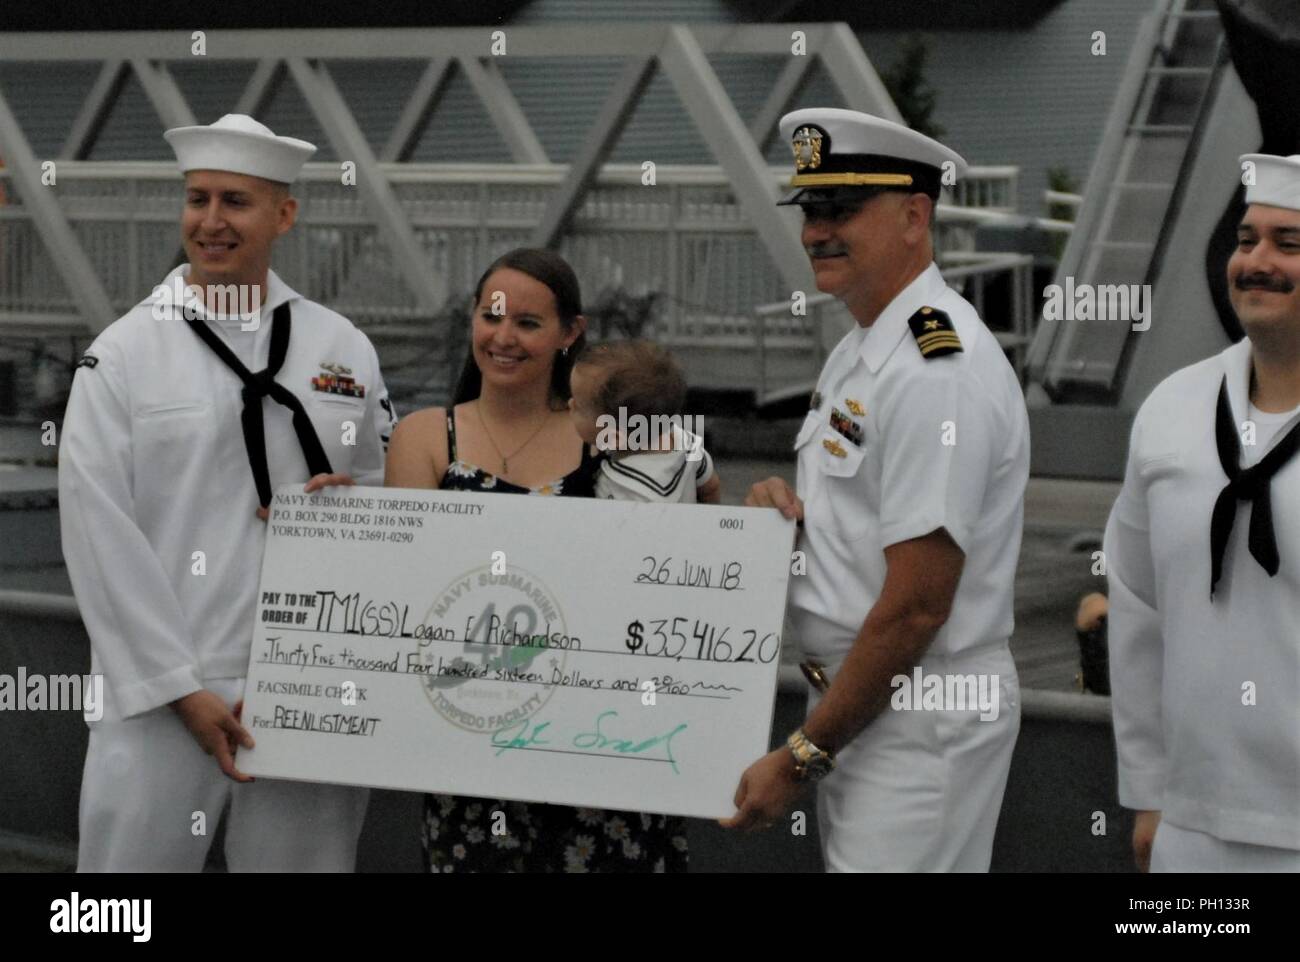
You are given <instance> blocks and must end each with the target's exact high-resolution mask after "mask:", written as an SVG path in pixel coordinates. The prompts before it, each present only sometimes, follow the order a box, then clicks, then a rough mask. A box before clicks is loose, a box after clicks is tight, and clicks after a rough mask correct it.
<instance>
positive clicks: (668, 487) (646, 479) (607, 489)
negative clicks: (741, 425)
mask: <svg viewBox="0 0 1300 962" xmlns="http://www.w3.org/2000/svg"><path fill="white" fill-rule="evenodd" d="M672 430H673V444H674V447H673V450H671V451H638V452H636V453H634V454H629V455H626V456H624V457H621V458H604V459H602V460H601V462H600V470H599V472H598V473H597V474H596V497H598V498H608V499H614V500H617V501H650V502H667V503H671V504H695V503H696V501H697V498H696V494H695V489H696V488H698V487H701V486H702V485H705V484H708V483H709V479H710V478H712V477H713V473H714V472H713V456H712V455H710V454H709V452H708V451H706V450H705V449H704V446H703V444H702V443H700V440H699V438H698V437H697V436H696V435H694V434H691V433H690V432H689V431H685V430H683V429H682V428H680V427H678V426H677V425H673V428H672ZM697 444H698V445H699V456H698V457H697V458H696V459H695V460H694V461H692V460H690V459H689V458H688V455H689V454H690V453H691V451H692V450H693V449H694V448H695V446H696V445H697Z"/></svg>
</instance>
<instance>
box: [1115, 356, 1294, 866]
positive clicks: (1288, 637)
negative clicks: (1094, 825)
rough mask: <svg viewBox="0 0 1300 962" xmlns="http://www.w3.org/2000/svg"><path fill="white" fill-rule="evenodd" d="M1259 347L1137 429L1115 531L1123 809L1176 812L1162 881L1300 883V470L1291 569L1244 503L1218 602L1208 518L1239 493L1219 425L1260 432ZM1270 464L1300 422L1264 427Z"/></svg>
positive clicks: (1285, 499) (1261, 449) (1263, 445)
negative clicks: (1223, 398)
mask: <svg viewBox="0 0 1300 962" xmlns="http://www.w3.org/2000/svg"><path fill="white" fill-rule="evenodd" d="M1250 351H1251V347H1250V341H1249V340H1248V339H1243V340H1242V341H1240V342H1238V343H1237V344H1235V345H1233V346H1232V347H1229V348H1228V349H1226V350H1225V351H1223V352H1222V353H1220V354H1217V355H1215V356H1214V357H1211V358H1208V359H1206V360H1204V361H1201V362H1200V363H1198V364H1193V365H1191V366H1190V367H1186V368H1183V369H1182V370H1180V371H1176V372H1175V373H1174V374H1172V375H1170V376H1169V377H1168V378H1166V379H1165V380H1164V381H1163V382H1161V384H1160V385H1159V386H1157V387H1156V389H1155V390H1154V391H1153V392H1152V393H1151V396H1150V397H1149V398H1147V400H1146V402H1145V403H1144V404H1143V405H1142V407H1141V409H1140V410H1139V411H1138V414H1137V417H1136V419H1135V420H1134V423H1133V433H1132V438H1131V441H1130V446H1129V456H1128V466H1127V469H1126V472H1125V477H1124V486H1123V488H1122V490H1121V492H1120V496H1119V499H1118V500H1117V501H1116V502H1115V506H1114V508H1113V509H1112V510H1111V515H1110V521H1109V524H1108V525H1107V528H1106V539H1105V557H1106V566H1107V575H1108V580H1109V585H1110V616H1109V634H1110V674H1111V704H1112V708H1113V711H1114V717H1115V742H1116V748H1117V751H1118V756H1119V800H1120V803H1121V804H1123V805H1125V806H1126V807H1128V808H1133V809H1150V810H1158V811H1160V812H1161V813H1162V816H1161V822H1160V827H1159V829H1158V830H1157V832H1156V837H1155V843H1154V848H1153V851H1152V856H1151V868H1152V871H1162V870H1168V871H1248V870H1256V871H1292V872H1295V871H1300V456H1298V457H1294V458H1292V459H1291V461H1290V462H1289V463H1287V464H1286V465H1284V466H1283V467H1282V468H1281V469H1279V470H1278V472H1277V473H1276V474H1275V475H1274V476H1273V478H1272V481H1271V489H1270V490H1271V500H1272V510H1273V532H1274V536H1275V538H1276V541H1277V549H1278V556H1279V558H1280V566H1279V569H1278V573H1277V574H1276V575H1275V576H1273V577H1269V575H1268V573H1267V572H1266V571H1265V570H1264V569H1263V568H1262V567H1261V566H1260V564H1259V563H1258V562H1257V561H1256V560H1255V558H1254V557H1253V556H1252V555H1251V553H1250V551H1249V548H1248V532H1249V528H1250V524H1249V520H1250V512H1251V510H1252V507H1251V505H1250V504H1249V503H1247V502H1238V503H1237V513H1236V517H1235V523H1234V524H1233V527H1232V533H1231V535H1230V537H1229V540H1228V543H1227V548H1226V552H1225V554H1224V562H1223V574H1222V576H1221V578H1220V580H1219V583H1218V585H1217V586H1216V588H1215V593H1214V598H1213V601H1211V598H1210V577H1211V563H1210V516H1211V509H1212V507H1213V505H1214V503H1215V500H1216V498H1217V497H1218V495H1219V492H1220V491H1221V490H1222V489H1223V488H1224V486H1225V485H1226V484H1227V478H1226V477H1225V475H1224V472H1223V468H1222V466H1221V465H1220V462H1219V458H1218V450H1217V446H1216V442H1215V411H1216V402H1217V397H1218V392H1219V388H1220V384H1221V383H1222V382H1223V378H1224V376H1225V375H1226V376H1227V386H1228V399H1229V403H1230V405H1231V408H1232V412H1233V420H1234V422H1236V423H1237V424H1238V425H1239V426H1241V425H1242V422H1244V421H1245V420H1246V415H1247V412H1248V411H1249V410H1250V408H1249V407H1248V405H1249V384H1250V370H1251V362H1250ZM1255 417H1256V419H1257V424H1256V427H1257V433H1256V438H1255V441H1256V443H1255V444H1254V445H1250V444H1242V445H1241V452H1242V466H1243V467H1249V466H1250V465H1251V464H1253V463H1255V462H1257V461H1258V460H1259V459H1260V458H1262V457H1263V456H1264V455H1265V454H1267V453H1268V451H1269V450H1270V449H1271V447H1272V445H1273V444H1274V443H1276V442H1277V441H1278V440H1280V439H1281V438H1282V437H1283V436H1284V435H1285V434H1286V432H1287V431H1288V430H1290V428H1291V427H1292V426H1293V425H1295V424H1296V422H1297V421H1300V409H1298V410H1297V411H1294V412H1292V413H1291V415H1290V416H1289V417H1287V418H1285V419H1279V418H1276V417H1270V416H1269V415H1267V414H1264V415H1259V414H1257V415H1255Z"/></svg>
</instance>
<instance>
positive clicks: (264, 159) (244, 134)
mask: <svg viewBox="0 0 1300 962" xmlns="http://www.w3.org/2000/svg"><path fill="white" fill-rule="evenodd" d="M163 137H164V138H165V139H166V140H167V143H169V144H171V146H172V150H174V151H175V152H176V164H177V166H178V167H180V169H181V172H182V173H185V172H187V171H191V170H226V171H230V172H231V173H234V174H248V175H249V176H252V177H262V178H264V179H266V180H273V181H276V182H277V183H281V184H292V183H293V182H294V181H295V180H297V178H298V174H299V172H300V171H301V170H302V165H303V164H305V163H307V159H308V158H309V157H311V155H312V154H314V153H316V145H315V144H309V143H307V141H305V140H297V139H295V138H293V137H277V136H276V135H275V134H274V133H273V132H272V131H271V128H270V127H267V126H266V125H265V124H261V123H258V122H257V121H256V120H254V119H253V118H252V117H249V116H247V115H245V114H226V115H225V116H224V117H222V118H221V119H220V120H218V121H217V122H216V123H213V124H209V125H207V126H199V127H173V128H172V129H171V130H168V131H166V132H165V133H164V134H163Z"/></svg>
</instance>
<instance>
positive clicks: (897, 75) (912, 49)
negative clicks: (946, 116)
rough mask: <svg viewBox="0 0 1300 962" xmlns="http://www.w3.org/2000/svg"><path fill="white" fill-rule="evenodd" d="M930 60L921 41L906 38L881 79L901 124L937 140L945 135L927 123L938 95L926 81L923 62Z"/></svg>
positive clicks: (926, 48)
mask: <svg viewBox="0 0 1300 962" xmlns="http://www.w3.org/2000/svg"><path fill="white" fill-rule="evenodd" d="M929 56H930V46H929V44H927V43H926V42H925V39H924V38H923V37H921V36H920V35H913V36H911V37H908V38H907V40H905V41H904V42H903V46H902V49H901V51H900V52H899V58H898V60H897V61H895V63H894V65H893V66H892V67H889V68H888V69H887V70H885V71H884V72H883V73H882V74H881V75H880V79H881V80H882V81H883V82H884V84H885V89H886V90H888V91H889V96H890V97H892V98H893V101H894V106H896V107H897V108H898V112H899V113H900V114H902V115H903V123H905V124H907V126H909V127H911V128H912V129H913V130H915V131H917V132H918V133H922V134H925V135H926V136H927V137H933V138H935V139H936V140H938V139H939V138H941V137H942V136H943V135H944V129H943V128H942V127H940V126H939V125H938V124H936V123H935V122H934V121H933V120H931V119H930V115H931V114H933V113H934V107H935V102H936V100H937V99H938V94H937V93H936V92H935V90H934V88H932V87H931V86H930V84H929V81H928V80H926V77H925V61H926V59H927V58H928V57H929Z"/></svg>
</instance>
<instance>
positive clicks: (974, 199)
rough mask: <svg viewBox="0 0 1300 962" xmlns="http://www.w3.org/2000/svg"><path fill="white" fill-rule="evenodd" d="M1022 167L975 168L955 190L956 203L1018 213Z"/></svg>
mask: <svg viewBox="0 0 1300 962" xmlns="http://www.w3.org/2000/svg"><path fill="white" fill-rule="evenodd" d="M1019 175H1020V168H1019V167H1014V166H1010V165H998V166H984V167H971V168H970V169H969V170H968V171H967V173H966V176H965V177H963V178H961V179H960V180H958V181H957V183H956V184H954V185H953V187H952V188H951V190H952V203H953V204H954V205H956V206H958V207H978V208H980V209H981V210H998V211H1007V212H1010V211H1014V210H1015V209H1016V182H1017V178H1018V177H1019Z"/></svg>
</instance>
